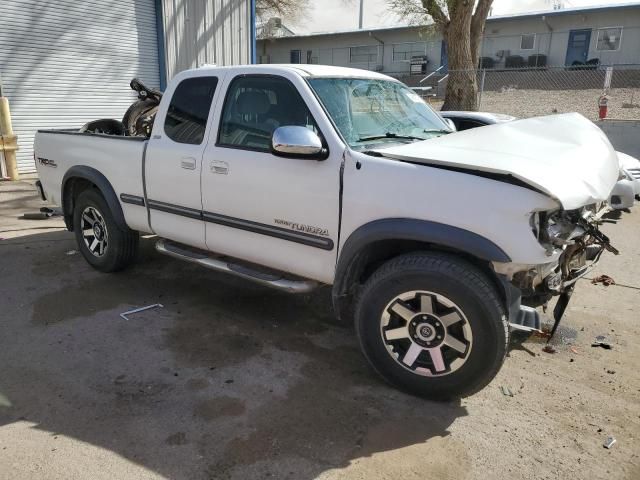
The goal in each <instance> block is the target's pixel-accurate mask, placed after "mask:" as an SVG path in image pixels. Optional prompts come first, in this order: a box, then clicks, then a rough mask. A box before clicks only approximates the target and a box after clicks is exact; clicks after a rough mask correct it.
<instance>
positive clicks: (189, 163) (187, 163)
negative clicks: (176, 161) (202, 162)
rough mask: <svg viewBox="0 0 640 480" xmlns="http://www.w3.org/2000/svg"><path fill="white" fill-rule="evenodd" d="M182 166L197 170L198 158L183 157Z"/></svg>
mask: <svg viewBox="0 0 640 480" xmlns="http://www.w3.org/2000/svg"><path fill="white" fill-rule="evenodd" d="M180 166H181V167H182V168H184V169H186V170H195V169H196V159H195V158H193V157H182V158H181V159H180Z"/></svg>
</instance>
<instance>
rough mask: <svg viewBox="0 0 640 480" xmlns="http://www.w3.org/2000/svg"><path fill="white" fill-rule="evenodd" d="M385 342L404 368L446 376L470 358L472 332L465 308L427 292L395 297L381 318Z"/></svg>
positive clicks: (419, 372) (381, 329)
mask: <svg viewBox="0 0 640 480" xmlns="http://www.w3.org/2000/svg"><path fill="white" fill-rule="evenodd" d="M380 334H381V335H382V341H383V342H384V344H385V347H386V348H387V351H388V352H389V354H390V355H391V357H392V358H393V359H394V360H395V361H396V362H397V363H398V364H399V365H401V366H402V367H404V368H405V369H407V370H410V371H411V372H413V373H415V374H418V375H422V376H428V377H431V376H443V375H448V374H451V373H453V372H455V371H456V370H458V369H459V368H460V367H462V365H464V363H465V362H466V361H467V359H468V358H469V353H470V352H471V348H472V344H473V334H472V332H471V327H470V325H469V322H468V321H467V319H466V317H465V316H464V313H463V312H462V310H461V309H460V308H459V307H458V306H457V305H456V304H455V303H454V302H452V301H451V300H449V299H448V298H446V297H444V296H442V295H439V294H436V293H433V292H428V291H411V292H406V293H403V294H401V295H398V296H397V297H395V298H394V299H393V300H392V301H391V302H389V304H388V305H387V307H386V308H385V309H384V312H383V314H382V317H381V319H380Z"/></svg>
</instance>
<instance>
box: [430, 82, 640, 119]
mask: <svg viewBox="0 0 640 480" xmlns="http://www.w3.org/2000/svg"><path fill="white" fill-rule="evenodd" d="M600 95H602V90H595V89H594V90H518V89H506V90H505V91H502V92H501V91H487V92H484V93H483V94H482V99H481V103H480V107H479V110H480V111H482V112H493V113H506V114H508V115H513V116H516V117H519V118H526V117H537V116H541V115H551V114H553V113H567V112H578V113H581V114H582V115H584V116H585V117H587V118H588V119H590V120H597V119H598V98H600ZM632 102H633V105H636V106H635V107H631V108H623V105H624V104H629V105H631V104H632ZM432 105H433V107H434V108H436V109H437V110H439V109H440V107H441V106H442V102H437V101H434V102H432ZM608 117H609V118H613V119H623V120H638V119H640V88H617V89H613V90H612V91H611V93H610V94H609V113H608Z"/></svg>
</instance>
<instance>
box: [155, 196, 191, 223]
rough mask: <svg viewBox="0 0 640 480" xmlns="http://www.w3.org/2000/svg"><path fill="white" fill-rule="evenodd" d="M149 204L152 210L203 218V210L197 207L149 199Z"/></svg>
mask: <svg viewBox="0 0 640 480" xmlns="http://www.w3.org/2000/svg"><path fill="white" fill-rule="evenodd" d="M147 205H149V208H150V209H151V210H158V211H160V212H165V213H172V214H174V215H180V216H181V217H187V218H193V219H194V220H202V210H196V209H195V208H189V207H181V206H179V205H173V204H171V203H165V202H158V201H157V200H147Z"/></svg>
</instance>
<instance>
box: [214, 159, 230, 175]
mask: <svg viewBox="0 0 640 480" xmlns="http://www.w3.org/2000/svg"><path fill="white" fill-rule="evenodd" d="M211 172H212V173H217V174H220V175H227V174H228V173H229V164H228V163H227V162H222V161H217V160H214V161H212V162H211Z"/></svg>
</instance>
